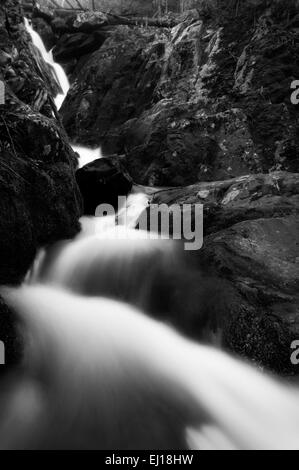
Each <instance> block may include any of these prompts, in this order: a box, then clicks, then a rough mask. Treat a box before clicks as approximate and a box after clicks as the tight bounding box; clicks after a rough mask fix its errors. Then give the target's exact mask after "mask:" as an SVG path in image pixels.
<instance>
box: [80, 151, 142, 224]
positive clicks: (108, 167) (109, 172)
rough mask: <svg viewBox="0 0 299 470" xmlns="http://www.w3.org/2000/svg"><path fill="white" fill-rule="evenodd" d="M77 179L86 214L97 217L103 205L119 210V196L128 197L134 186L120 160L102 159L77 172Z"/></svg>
mask: <svg viewBox="0 0 299 470" xmlns="http://www.w3.org/2000/svg"><path fill="white" fill-rule="evenodd" d="M76 179H77V182H78V185H79V188H80V191H81V194H82V197H83V201H84V214H86V215H95V214H96V209H97V207H98V206H99V205H101V204H110V205H111V206H113V207H114V208H115V209H116V210H117V208H118V196H127V195H128V194H129V193H130V191H131V189H132V186H133V183H132V180H131V179H130V177H129V176H128V175H125V173H124V171H123V169H122V168H121V164H120V162H119V160H118V159H116V160H115V161H114V160H113V158H111V157H110V158H101V159H99V160H96V161H94V162H92V163H90V164H89V165H86V166H85V167H84V168H82V169H80V170H78V171H77V174H76Z"/></svg>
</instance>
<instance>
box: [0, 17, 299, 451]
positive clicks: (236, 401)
mask: <svg viewBox="0 0 299 470" xmlns="http://www.w3.org/2000/svg"><path fill="white" fill-rule="evenodd" d="M26 27H27V29H28V31H29V32H30V34H31V37H32V39H33V42H34V44H35V45H36V46H37V47H38V48H39V50H40V52H41V53H42V55H43V57H44V58H45V60H46V61H47V62H48V63H49V64H51V65H52V66H53V67H54V69H55V70H56V73H57V78H58V80H59V81H60V83H61V84H62V82H63V81H64V83H63V86H62V89H63V90H64V95H63V96H65V93H66V92H67V90H66V88H67V86H66V80H65V78H66V77H65V74H64V72H63V74H64V77H63V76H62V73H61V70H60V69H59V71H58V68H57V64H55V63H54V62H53V57H52V55H51V54H50V53H47V51H46V49H45V47H44V45H43V43H42V41H41V38H40V37H39V35H38V34H37V33H35V32H34V31H33V30H32V28H31V26H30V25H29V23H28V21H26ZM61 99H62V97H60V98H59V100H58V101H57V105H58V106H59V104H60V102H61ZM74 148H75V150H76V151H79V153H81V155H82V154H83V153H84V149H82V148H81V149H80V150H79V149H78V148H77V147H74ZM86 152H90V153H89V157H88V154H84V158H83V160H82V162H81V164H82V165H83V162H89V161H90V160H89V158H93V159H95V158H98V157H99V155H100V154H99V151H98V150H95V151H94V150H92V151H91V150H90V149H87V150H86ZM94 157H95V158H94ZM91 161H92V160H91ZM147 204H148V199H147V197H146V196H145V195H144V194H141V193H138V191H137V192H136V193H134V194H132V195H131V196H130V198H129V200H128V203H127V207H126V209H127V211H124V210H121V211H120V212H119V214H118V219H119V223H121V224H123V226H124V228H126V229H128V230H129V232H130V233H131V234H132V233H134V236H133V237H132V240H131V244H130V242H129V240H127V241H126V242H122V243H120V244H117V240H116V238H117V237H116V232H114V235H111V229H115V226H116V222H115V218H114V217H112V218H106V219H105V218H104V219H97V218H86V219H83V220H82V225H83V231H82V233H81V235H80V236H79V239H77V240H75V241H71V242H68V243H66V244H63V245H61V246H59V247H54V248H53V249H52V250H51V251H50V252H48V253H47V254H46V255H44V256H45V258H46V259H45V258H44V259H43V260H41V261H39V262H38V263H37V264H38V268H37V270H36V273H35V276H34V277H33V279H31V283H32V284H34V285H33V286H25V287H23V288H22V289H20V290H3V292H1V295H3V297H4V298H5V300H6V302H7V304H8V305H10V306H11V307H13V308H14V310H15V311H17V312H18V313H19V316H20V318H22V320H23V322H24V324H25V327H24V328H25V330H26V331H25V338H26V340H27V344H26V352H25V354H26V362H25V365H24V370H23V371H22V374H21V376H20V377H18V376H15V377H13V379H12V381H11V382H10V383H9V387H8V388H9V393H7V394H6V395H5V393H4V394H3V396H2V403H4V409H3V410H2V414H1V417H2V419H1V424H0V447H1V448H8V449H9V448H13V449H17V448H22V449H23V448H35V449H38V448H57V447H58V448H83V449H84V448H94V449H96V448H99V447H100V448H102V449H108V448H109V450H111V449H132V448H134V449H137V448H138V446H139V448H143V449H144V448H145V447H141V446H146V448H151V449H155V448H157V449H158V448H161V447H162V448H163V449H166V448H170V449H173V450H178V448H177V447H175V446H180V445H183V444H182V440H183V438H185V436H187V440H188V443H189V446H190V448H192V449H201V450H204V449H298V448H299V391H298V390H297V389H296V390H293V389H289V388H288V387H287V386H285V385H282V384H280V383H278V382H277V381H275V380H273V379H272V378H270V377H267V376H266V375H264V374H261V373H260V372H258V371H256V370H255V369H253V368H251V367H249V366H248V365H246V364H242V363H241V362H239V361H236V360H235V359H233V358H231V357H229V356H228V355H226V354H224V353H222V352H220V351H216V350H213V349H211V348H206V347H203V346H200V345H198V344H195V343H192V342H191V341H188V340H187V339H184V338H182V337H181V336H180V335H178V334H177V333H175V332H174V331H172V330H171V329H170V328H168V327H166V326H165V325H163V324H162V323H160V322H157V321H155V320H152V319H150V318H148V317H146V316H145V315H143V314H142V313H141V312H138V311H136V310H134V308H133V307H129V306H127V305H124V304H122V303H117V302H112V301H110V300H104V299H101V298H99V296H101V295H104V296H107V297H113V298H115V299H118V300H121V299H123V300H125V301H126V302H128V303H131V304H133V305H134V306H135V307H136V306H139V305H140V302H139V300H140V297H142V299H143V300H144V302H143V303H142V308H143V307H144V308H146V306H147V304H148V303H150V301H151V300H155V299H151V296H152V297H153V292H154V289H156V288H157V286H158V288H159V291H158V292H159V295H160V296H161V297H162V300H163V297H164V298H166V299H167V298H168V296H169V292H170V290H169V285H168V284H165V285H164V284H163V282H164V279H166V278H167V277H171V276H172V274H173V273H176V272H178V271H179V270H180V269H181V267H182V264H181V261H180V259H179V257H178V251H177V248H176V247H175V246H174V244H173V242H167V241H165V240H164V241H163V244H162V241H161V240H159V241H158V242H157V243H158V244H153V243H152V242H151V243H149V241H148V240H147V239H146V238H147V237H146V236H145V234H144V233H138V232H134V231H132V228H134V224H135V223H136V221H137V219H138V217H139V215H140V213H141V212H142V210H144V208H145V207H146V205H147ZM121 230H122V229H120V228H118V229H117V231H120V232H121ZM120 232H119V233H120ZM124 232H126V230H124ZM110 239H112V241H111V240H110ZM117 247H118V248H117ZM115 250H116V251H115ZM174 260H175V262H174ZM184 276H185V273H183V275H182V277H184ZM182 277H181V278H180V277H178V278H176V277H175V278H174V284H173V285H172V286H171V289H173V290H174V291H175V292H176V290H179V289H182V285H181V283H182ZM131 278H132V279H134V281H132V284H131V285H130V279H131ZM149 280H151V282H152V287H151V289H149ZM162 280H163V282H162ZM38 283H39V284H41V283H44V284H45V285H46V286H44V287H42V286H36V284H38ZM49 284H54V285H55V286H56V287H54V288H49V287H48V285H49ZM137 286H139V289H136V288H137ZM62 289H64V290H62ZM134 289H135V290H137V291H138V292H135V291H134ZM67 290H68V291H70V290H72V291H74V292H73V293H70V292H69V293H67V292H66V291H67ZM78 293H79V294H80V296H79V295H78ZM89 295H93V296H94V298H90V297H88V296H89ZM187 297H188V296H187V295H185V299H186V301H187ZM164 300H165V299H164ZM199 306H200V305H199ZM151 307H152V309H153V311H154V309H156V308H157V306H156V304H154V305H152V306H151ZM187 307H188V306H187ZM182 308H183V307H182ZM188 310H189V309H188V308H187V309H186V312H188ZM180 313H181V312H180Z"/></svg>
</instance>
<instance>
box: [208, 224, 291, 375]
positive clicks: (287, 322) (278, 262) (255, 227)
mask: <svg viewBox="0 0 299 470" xmlns="http://www.w3.org/2000/svg"><path fill="white" fill-rule="evenodd" d="M298 230H299V218H298V216H297V217H292V216H291V217H282V218H274V219H273V218H271V219H257V220H254V221H246V222H242V223H240V224H237V225H234V226H233V227H231V228H230V229H227V230H225V231H221V232H218V233H216V234H213V235H211V236H209V237H207V238H206V240H205V244H204V250H203V256H204V257H205V258H206V260H208V262H209V264H210V265H213V266H214V267H215V269H216V271H217V272H218V274H219V275H220V276H224V277H225V279H226V280H229V281H230V282H231V285H232V286H233V287H234V289H235V290H236V292H237V293H238V303H236V302H234V298H232V305H233V308H232V311H231V312H230V314H229V315H228V317H227V321H226V325H225V328H224V337H225V342H226V345H227V347H228V348H229V349H231V350H233V351H235V352H237V353H239V354H241V355H242V356H244V357H247V358H250V359H253V360H255V361H256V362H257V363H259V364H260V365H263V366H266V367H267V368H269V369H272V370H275V371H279V372H280V373H282V372H285V373H298V367H297V368H296V366H294V365H292V363H291V360H290V357H291V353H292V350H291V343H292V341H294V340H296V339H298V334H299V296H298V292H299V290H298V287H299V285H298V279H299V246H298Z"/></svg>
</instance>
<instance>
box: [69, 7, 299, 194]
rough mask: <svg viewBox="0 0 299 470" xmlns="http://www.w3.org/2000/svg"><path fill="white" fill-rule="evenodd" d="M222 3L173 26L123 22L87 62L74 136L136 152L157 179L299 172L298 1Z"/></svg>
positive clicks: (78, 87) (73, 108)
mask: <svg viewBox="0 0 299 470" xmlns="http://www.w3.org/2000/svg"><path fill="white" fill-rule="evenodd" d="M220 4H222V5H223V6H222V7H221V8H220V7H219V9H215V11H213V12H212V14H210V13H209V15H208V17H209V19H204V18H202V19H199V18H198V16H197V17H196V15H195V14H194V15H193V14H192V15H187V16H186V18H185V19H184V20H183V21H182V23H181V24H179V25H178V26H176V27H175V28H173V29H172V30H170V29H165V30H159V31H158V30H157V29H155V28H151V29H150V30H149V29H144V30H143V29H142V28H139V30H138V31H137V30H136V29H134V28H131V29H128V28H125V27H119V28H116V29H115V32H114V33H113V34H112V35H111V37H110V38H109V39H108V40H107V41H106V42H105V44H104V46H102V47H101V49H100V50H99V51H98V52H96V53H94V54H93V55H92V56H91V57H90V58H88V59H87V61H85V67H84V70H82V63H83V62H81V63H79V64H78V68H77V71H76V72H75V78H76V80H75V81H74V83H73V88H72V90H71V93H70V95H69V97H68V99H67V101H66V103H65V106H64V107H63V109H62V114H63V119H64V124H65V126H66V129H67V132H68V133H69V135H70V136H71V138H72V139H77V141H78V142H81V143H83V144H88V145H94V146H99V145H101V146H102V148H103V151H104V153H107V154H113V153H119V154H126V155H127V168H128V170H129V172H130V173H131V175H132V177H133V178H134V180H135V181H136V182H137V183H140V184H145V185H151V186H155V185H157V186H161V185H166V186H169V185H173V186H181V185H187V184H192V183H196V182H197V181H198V180H199V181H213V180H219V179H229V178H233V177H238V176H242V175H247V174H250V173H251V174H255V173H265V172H267V171H269V170H270V171H276V170H284V171H290V172H297V171H299V170H298V161H299V160H298V158H297V153H298V152H297V149H298V146H299V140H298V139H299V136H298V132H297V126H296V120H297V114H298V113H297V108H296V107H295V106H293V105H292V104H291V102H290V84H291V82H292V80H294V78H295V77H297V76H299V69H298V65H297V59H296V57H297V55H296V54H297V52H296V47H295V44H296V41H297V39H298V38H297V36H298V31H297V30H296V29H292V30H289V29H288V27H287V24H288V21H289V18H290V17H291V16H290V15H291V12H292V5H291V4H290V5H289V6H288V8H286V9H285V10H284V11H281V9H280V10H279V9H278V7H279V8H281V5H282V4H281V2H275V4H274V3H273V4H272V5H271V4H269V2H266V1H258V2H255V1H253V2H250V3H249V2H248V3H246V5H245V3H244V4H240V5H239V9H238V10H237V14H236V8H233V11H232V10H231V9H230V7H229V6H228V3H227V2H226V4H225V5H224V2H222V3H221V2H218V5H220ZM278 4H279V5H278ZM256 18H258V19H257V20H256ZM149 31H150V32H151V33H152V35H150V33H149ZM288 44H290V46H288ZM110 50H113V54H110ZM86 100H87V101H88V108H86V107H85V106H83V104H84V103H85V102H86Z"/></svg>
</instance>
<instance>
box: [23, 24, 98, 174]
mask: <svg viewBox="0 0 299 470" xmlns="http://www.w3.org/2000/svg"><path fill="white" fill-rule="evenodd" d="M24 23H25V27H26V29H27V31H28V33H29V34H30V36H31V39H32V42H33V44H34V46H35V47H36V48H37V49H38V50H39V52H40V54H41V56H42V57H43V59H44V61H45V62H46V63H47V64H49V65H50V67H51V69H52V70H53V71H54V74H55V78H56V81H57V83H58V84H59V85H60V88H61V90H62V93H60V94H58V95H57V96H56V98H55V100H54V101H55V104H56V107H57V109H58V110H59V109H60V108H61V106H62V104H63V102H64V100H65V98H66V96H67V94H68V91H69V89H70V82H69V79H68V77H67V75H66V73H65V71H64V70H63V68H62V67H61V65H59V64H58V63H57V62H55V61H54V58H53V52H52V51H49V52H48V51H47V49H46V47H45V44H44V42H43V40H42V38H41V37H40V35H39V34H38V33H37V32H36V31H34V29H33V28H32V26H31V25H30V22H29V20H28V19H27V18H25V19H24ZM72 148H73V150H74V151H75V152H77V153H78V154H79V155H80V159H79V167H80V168H82V167H83V166H85V165H87V164H88V163H91V162H93V161H94V160H97V159H98V158H101V157H102V154H101V149H100V148H98V149H96V150H94V149H90V148H88V147H83V146H78V145H73V146H72Z"/></svg>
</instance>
